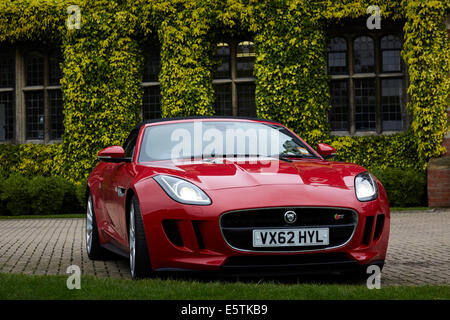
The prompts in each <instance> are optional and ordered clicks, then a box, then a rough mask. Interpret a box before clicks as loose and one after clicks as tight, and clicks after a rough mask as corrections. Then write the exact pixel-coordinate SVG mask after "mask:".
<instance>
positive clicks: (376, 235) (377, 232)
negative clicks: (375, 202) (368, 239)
mask: <svg viewBox="0 0 450 320" xmlns="http://www.w3.org/2000/svg"><path fill="white" fill-rule="evenodd" d="M383 227H384V214H379V215H378V216H377V222H376V223H375V232H374V233H373V240H374V241H375V240H377V239H378V238H379V237H380V235H381V232H382V231H383Z"/></svg>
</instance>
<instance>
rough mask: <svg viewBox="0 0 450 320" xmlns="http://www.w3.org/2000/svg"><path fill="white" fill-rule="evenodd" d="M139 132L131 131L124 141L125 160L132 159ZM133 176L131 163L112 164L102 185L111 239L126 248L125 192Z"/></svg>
mask: <svg viewBox="0 0 450 320" xmlns="http://www.w3.org/2000/svg"><path fill="white" fill-rule="evenodd" d="M138 134H139V131H132V132H131V134H130V136H129V137H128V139H127V140H126V141H125V144H124V150H125V158H132V157H133V154H134V150H135V148H136V142H137V137H138ZM134 176H135V166H134V163H133V162H121V163H112V166H111V167H109V168H108V175H107V177H106V176H105V179H104V183H103V185H104V186H105V195H104V199H105V206H106V211H107V215H108V217H109V220H110V221H111V228H110V230H111V231H112V233H113V234H111V235H112V236H113V238H114V239H115V240H116V241H117V242H118V243H117V244H119V245H121V246H123V247H124V248H127V247H128V233H127V226H126V196H125V195H126V190H127V189H128V188H129V187H130V186H131V182H132V181H133V178H134Z"/></svg>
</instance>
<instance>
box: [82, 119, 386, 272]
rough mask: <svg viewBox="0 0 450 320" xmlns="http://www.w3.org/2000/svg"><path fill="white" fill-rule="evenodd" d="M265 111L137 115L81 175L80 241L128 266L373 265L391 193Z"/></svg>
mask: <svg viewBox="0 0 450 320" xmlns="http://www.w3.org/2000/svg"><path fill="white" fill-rule="evenodd" d="M335 152H336V151H335V149H334V148H332V147H331V146H329V145H326V144H319V145H318V146H317V151H316V150H314V149H312V148H311V147H310V146H309V145H308V144H307V143H305V142H304V141H303V140H302V139H301V138H300V137H298V136H297V135H296V134H294V133H293V132H292V131H290V130H289V129H287V128H286V127H284V126H282V125H281V124H279V123H275V122H272V121H267V120H259V119H243V118H221V117H193V118H183V119H158V120H151V121H146V122H143V123H141V124H139V125H138V126H136V127H135V128H134V129H133V130H132V131H131V133H130V135H129V137H128V138H127V140H126V142H125V144H124V146H123V148H122V147H120V146H112V147H109V148H106V149H103V150H102V151H100V152H99V153H98V158H99V163H98V165H97V166H96V167H95V169H94V170H93V171H92V173H91V175H90V176H89V179H88V183H87V199H88V200H87V220H86V249H87V253H88V256H89V258H90V259H104V258H105V257H106V256H107V254H108V253H109V252H110V251H112V252H114V253H117V254H120V255H123V256H126V257H127V258H129V261H130V270H131V276H132V277H133V278H142V277H146V276H150V275H151V274H152V273H153V272H155V271H162V270H166V271H167V270H201V271H206V270H211V271H213V270H215V271H220V272H221V273H222V272H224V273H226V272H227V271H230V272H231V273H239V274H242V273H247V274H250V275H254V274H260V273H274V272H275V273H276V274H280V275H285V274H291V273H302V272H310V271H313V272H314V271H321V272H355V273H356V272H359V273H360V272H361V270H365V268H367V267H368V266H369V265H378V266H379V267H381V268H382V266H383V264H384V260H385V257H386V250H387V245H388V238H389V221H390V214H389V204H388V199H387V196H386V192H385V190H384V188H383V186H382V185H381V183H380V182H379V181H378V180H377V179H376V178H375V177H374V176H373V175H371V174H370V173H369V172H368V171H367V170H366V169H364V168H362V167H361V166H358V165H355V164H351V163H344V162H334V161H330V160H328V159H329V158H331V157H332V156H334V155H335Z"/></svg>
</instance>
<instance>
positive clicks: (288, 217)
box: [284, 211, 297, 224]
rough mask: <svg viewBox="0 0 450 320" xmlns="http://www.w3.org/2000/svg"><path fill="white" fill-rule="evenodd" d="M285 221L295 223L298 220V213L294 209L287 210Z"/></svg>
mask: <svg viewBox="0 0 450 320" xmlns="http://www.w3.org/2000/svg"><path fill="white" fill-rule="evenodd" d="M284 221H286V223H290V224H292V223H294V222H295V221H297V214H296V213H295V212H294V211H286V212H285V213H284Z"/></svg>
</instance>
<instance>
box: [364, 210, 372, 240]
mask: <svg viewBox="0 0 450 320" xmlns="http://www.w3.org/2000/svg"><path fill="white" fill-rule="evenodd" d="M373 218H374V217H373V216H369V217H366V225H365V227H364V235H363V243H364V244H366V245H368V244H369V242H370V236H371V235H372V227H373Z"/></svg>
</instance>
